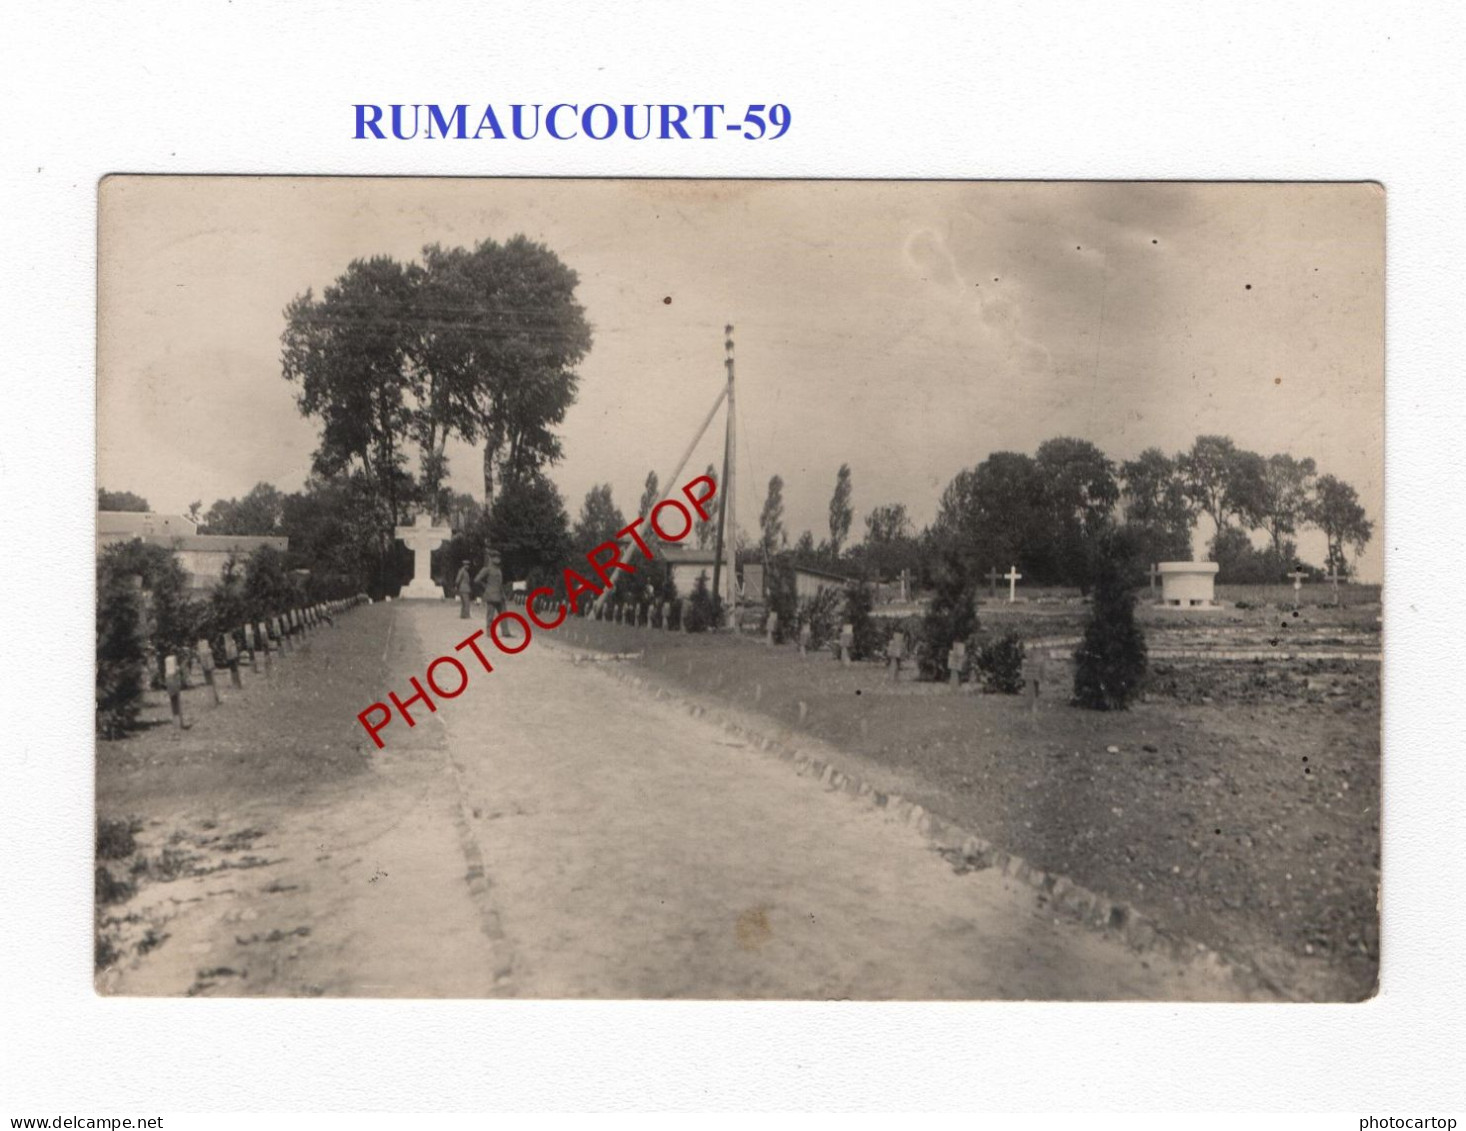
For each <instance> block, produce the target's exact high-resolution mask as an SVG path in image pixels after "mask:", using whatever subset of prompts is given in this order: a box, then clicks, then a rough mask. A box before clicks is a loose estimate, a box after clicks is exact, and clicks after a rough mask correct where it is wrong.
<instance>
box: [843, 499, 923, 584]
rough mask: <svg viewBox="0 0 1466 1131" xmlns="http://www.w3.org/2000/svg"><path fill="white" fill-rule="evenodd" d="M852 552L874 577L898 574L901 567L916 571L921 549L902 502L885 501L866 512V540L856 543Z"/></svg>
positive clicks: (918, 566)
mask: <svg viewBox="0 0 1466 1131" xmlns="http://www.w3.org/2000/svg"><path fill="white" fill-rule="evenodd" d="M854 553H855V554H856V556H857V557H858V558H859V559H860V563H861V565H862V566H864V567H865V569H866V570H867V571H869V572H870V573H873V574H874V575H875V576H876V577H880V578H885V577H898V576H899V575H900V574H901V571H902V570H911V571H913V572H915V571H918V570H919V569H920V565H921V561H920V558H921V553H920V548H919V547H918V545H917V543H916V539H915V538H914V537H913V536H912V527H911V519H910V518H908V517H907V514H906V507H905V505H904V504H902V503H886V504H884V505H882V506H878V507H876V508H875V509H874V510H872V511H871V512H870V514H868V515H866V516H865V541H864V542H863V543H862V544H861V545H859V546H857V547H855V550H854Z"/></svg>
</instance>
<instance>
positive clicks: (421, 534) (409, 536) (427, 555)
mask: <svg viewBox="0 0 1466 1131" xmlns="http://www.w3.org/2000/svg"><path fill="white" fill-rule="evenodd" d="M394 534H395V535H396V537H397V539H398V541H400V542H402V543H403V544H405V545H406V546H407V548H408V549H409V550H411V551H412V581H411V582H410V583H409V584H407V585H404V586H403V587H402V593H401V594H400V595H399V597H398V600H410V599H412V598H414V597H416V598H421V599H423V600H441V599H442V597H443V590H442V588H441V587H440V586H437V585H434V584H433V558H432V554H433V551H434V550H436V549H437V548H438V547H439V546H441V545H442V544H443V543H444V542H446V541H448V540H449V539H450V538H452V537H453V528H452V527H451V526H435V525H433V524H432V523H431V521H430V522H429V523H428V525H426V526H424V525H423V520H422V515H421V514H418V515H417V516H415V517H414V518H413V520H412V525H411V526H399V527H397V529H396V530H395V531H394Z"/></svg>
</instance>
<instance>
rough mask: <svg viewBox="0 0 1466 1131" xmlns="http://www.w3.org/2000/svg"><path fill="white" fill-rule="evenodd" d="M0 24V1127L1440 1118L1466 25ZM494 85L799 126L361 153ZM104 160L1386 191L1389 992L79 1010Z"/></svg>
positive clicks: (926, 9) (1208, 8)
mask: <svg viewBox="0 0 1466 1131" xmlns="http://www.w3.org/2000/svg"><path fill="white" fill-rule="evenodd" d="M0 36H3V40H4V42H3V46H0V88H3V93H4V99H3V103H0V114H3V119H0V121H3V131H4V133H3V136H4V139H5V140H4V144H3V146H0V168H3V195H4V199H3V209H0V224H3V233H4V242H3V245H0V269H3V271H4V280H5V287H4V294H5V299H4V302H3V303H0V329H3V334H0V343H3V346H4V349H3V353H0V359H3V360H0V367H3V368H0V373H3V374H4V380H5V392H6V395H7V400H6V402H5V404H4V407H3V408H0V484H3V500H0V501H3V512H0V513H3V527H0V529H3V530H4V542H5V545H6V552H5V554H4V555H3V557H0V610H3V616H0V624H3V627H4V630H5V631H4V632H3V635H0V694H3V696H4V699H3V713H0V720H3V723H4V725H5V728H6V731H7V733H6V735H5V738H4V740H3V742H0V806H3V816H0V865H3V867H0V908H3V915H4V929H3V932H0V977H3V979H4V1008H5V1011H6V1012H7V1013H8V1014H9V1015H10V1016H9V1021H8V1024H7V1025H6V1028H5V1031H4V1032H3V1035H0V1042H3V1059H0V1117H8V1116H19V1115H54V1114H58V1113H68V1112H70V1113H83V1112H84V1113H89V1114H104V1113H112V1114H143V1113H147V1112H161V1111H165V1110H173V1111H189V1110H194V1111H205V1110H221V1111H222V1110H249V1109H261V1110H307V1109H311V1108H321V1109H338V1110H366V1109H417V1110H452V1109H458V1110H463V1109H483V1108H505V1107H508V1108H521V1109H522V1108H537V1107H546V1106H549V1107H572V1108H573V1107H582V1106H593V1107H611V1108H622V1107H655V1108H667V1107H671V1108H680V1107H693V1106H707V1107H743V1108H765V1107H785V1108H791V1107H792V1108H802V1107H812V1108H827V1109H828V1108H837V1109H846V1108H888V1107H904V1108H936V1107H967V1108H976V1109H980V1110H981V1109H986V1110H1010V1111H1011V1110H1028V1109H1048V1110H1053V1109H1098V1108H1118V1109H1126V1108H1141V1109H1166V1108H1186V1109H1190V1108H1199V1109H1249V1108H1259V1109H1271V1110H1287V1109H1298V1110H1313V1111H1319V1110H1340V1111H1355V1112H1359V1113H1361V1114H1368V1113H1372V1114H1395V1115H1407V1114H1414V1115H1428V1114H1444V1113H1445V1112H1447V1111H1449V1110H1451V1109H1454V1110H1455V1111H1456V1112H1457V1113H1458V1114H1459V1112H1460V1111H1461V1109H1462V1107H1463V1106H1466V1073H1462V1072H1461V1071H1460V1069H1461V1055H1460V1053H1461V1049H1462V1048H1463V1046H1466V1039H1463V1037H1466V1033H1463V1017H1466V1008H1463V1007H1466V1002H1463V1000H1462V998H1463V994H1462V985H1463V979H1462V975H1461V960H1460V957H1459V952H1460V950H1461V946H1462V940H1463V938H1466V930H1463V928H1466V921H1463V914H1462V910H1461V909H1462V905H1463V894H1466V881H1463V878H1462V875H1461V869H1462V863H1463V859H1462V858H1463V849H1462V839H1463V837H1462V832H1461V822H1460V819H1459V816H1458V812H1459V807H1460V804H1461V801H1462V796H1463V791H1462V784H1463V764H1466V750H1463V745H1466V744H1463V742H1462V738H1461V734H1462V732H1463V725H1462V724H1463V722H1466V719H1463V710H1462V703H1463V699H1466V696H1463V695H1462V693H1461V687H1462V680H1461V676H1462V674H1463V673H1462V664H1461V655H1462V647H1461V643H1460V633H1461V629H1462V628H1463V624H1462V619H1461V614H1460V605H1461V601H1460V596H1459V594H1460V592H1461V590H1462V587H1463V583H1462V570H1463V564H1466V555H1463V554H1462V537H1461V531H1462V520H1463V514H1462V505H1461V498H1460V492H1461V490H1462V485H1463V482H1466V477H1463V474H1462V471H1463V467H1462V458H1461V455H1460V449H1459V446H1458V442H1459V438H1460V433H1461V430H1462V425H1463V423H1466V421H1463V411H1462V406H1463V398H1462V395H1461V392H1460V389H1459V377H1460V369H1461V363H1460V359H1461V357H1462V356H1463V350H1462V345H1463V342H1462V326H1463V322H1466V319H1463V309H1462V282H1463V280H1462V262H1463V258H1466V240H1463V231H1466V225H1463V222H1462V207H1461V199H1460V195H1459V174H1460V173H1461V171H1462V160H1461V158H1462V138H1463V122H1462V120H1461V117H1462V116H1461V112H1460V107H1461V106H1462V104H1463V100H1462V89H1461V88H1462V82H1461V80H1460V78H1459V75H1458V73H1457V72H1458V70H1459V68H1460V67H1461V66H1462V63H1461V60H1462V58H1463V55H1466V51H1463V48H1466V42H1463V39H1466V36H1463V29H1462V16H1461V14H1460V10H1459V7H1458V6H1457V5H1455V4H1453V3H1449V2H1442V3H1437V4H1398V3H1396V4H1386V3H1378V2H1377V3H1370V4H1360V3H1339V2H1331V3H1315V2H1308V3H1294V4H1285V3H1279V2H1278V0H1270V2H1266V3H1253V2H1242V3H1223V2H1220V0H1213V2H1211V3H1206V4H1199V3H1182V2H1177V0H1169V2H1166V0H1160V2H1155V3H1136V2H1113V0H1112V2H1110V3H1105V4H1092V3H1091V4H1087V3H1058V4H1052V5H1039V4H1034V3H987V4H982V3H971V4H960V3H942V4H927V5H920V6H915V7H912V6H909V5H897V4H893V3H887V4H883V5H880V6H876V5H866V4H858V5H857V4H850V5H842V6H835V5H796V4H792V3H787V2H786V3H763V2H751V0H743V2H741V3H738V4H728V5H723V6H720V7H717V8H710V7H704V6H699V5H690V4H622V5H616V6H611V5H600V6H596V7H594V8H593V7H592V6H590V5H569V4H541V5H534V6H530V5H510V4H495V5H491V4H488V3H484V2H478V3H437V4H431V5H429V4H407V3H402V4H396V5H388V4H383V3H332V2H311V3H300V2H297V3H284V2H278V0H271V2H268V3H264V2H257V3H246V2H244V0H236V2H230V0H207V2H204V0H191V2H190V3H186V4H179V3H157V2H151V3H149V2H142V3H132V4H128V5H121V4H111V3H109V4H81V3H77V2H75V0H68V2H66V3H48V4H41V3H37V2H34V0H32V2H28V3H24V4H22V5H20V6H19V8H18V9H17V8H15V7H12V8H11V9H10V10H9V13H8V16H7V18H6V21H5V26H4V30H3V32H0ZM487 101H493V102H495V103H510V102H543V103H553V102H557V101H565V102H581V103H587V102H592V101H608V102H660V101H670V102H684V103H691V102H699V101H713V102H722V103H726V104H728V105H729V106H732V105H741V104H744V103H747V102H784V103H786V104H788V105H789V106H791V107H792V108H793V112H794V125H793V128H792V129H791V130H790V131H789V133H788V135H787V136H786V137H784V138H783V139H781V140H780V141H778V142H770V143H764V142H760V143H755V142H744V141H742V140H739V139H737V138H733V137H728V138H726V139H720V140H718V141H682V142H625V141H607V142H590V141H586V140H577V141H574V142H564V143H551V142H548V141H544V140H540V141H536V142H531V143H518V142H502V143H492V142H480V143H471V142H453V143H448V144H445V143H442V142H435V143H428V142H423V141H414V142H375V143H365V142H358V141H354V140H352V138H351V132H352V111H351V105H352V103H354V102H375V103H383V104H385V103H389V102H406V103H411V102H440V103H447V104H452V103H456V102H468V103H482V102H487ZM124 171H125V172H190V173H200V172H221V173H223V172H263V173H306V172H311V173H350V174H360V173H441V174H450V173H451V174H510V173H512V174H577V175H586V176H600V175H627V174H634V175H662V174H675V175H699V176H721V175H727V176H749V175H761V176H795V175H797V176H806V175H819V176H863V177H955V178H992V177H1007V178H1020V177H1061V178H1133V177H1145V178H1269V179H1377V180H1379V181H1381V182H1383V183H1384V185H1385V186H1386V188H1387V191H1388V215H1389V284H1388V309H1389V314H1388V318H1389V321H1388V340H1389V355H1388V374H1387V381H1388V434H1387V446H1388V453H1389V463H1388V493H1387V516H1386V521H1385V531H1386V534H1387V537H1388V556H1387V586H1388V595H1387V601H1388V613H1387V616H1386V622H1387V623H1386V632H1387V653H1388V663H1387V667H1386V687H1387V704H1386V747H1385V749H1386V774H1385V806H1386V828H1385V831H1386V853H1385V863H1384V875H1385V903H1386V916H1387V917H1386V925H1385V935H1384V974H1383V983H1382V989H1381V993H1380V995H1379V997H1378V998H1377V999H1375V1000H1374V1001H1372V1002H1369V1003H1367V1004H1363V1005H1356V1006H1279V1007H1271V1006H1247V1007H1231V1006H1228V1007H1220V1006H1218V1007H1196V1006H1184V1007H1183V1006H1171V1005H1144V1006H1106V1007H1093V1006H1067V1005H981V1004H979V1005H881V1006H871V1005H849V1004H839V1003H831V1004H817V1005H778V1004H744V1005H700V1004H677V1005H659V1004H653V1003H601V1004H578V1003H577V1004H570V1003H501V1002H463V1003H456V1002H446V1003H443V1002H429V1003H408V1004H391V1005H389V1004H384V1003H379V1002H375V1001H319V1000H318V1001H282V1002H257V1001H202V1000H185V1001H156V1002H154V1001H143V1002H138V1001H125V1000H101V999H98V998H97V997H95V996H94V995H93V993H92V989H91V942H90V938H91V924H90V905H91V867H90V852H91V837H92V825H91V804H92V801H91V758H92V745H93V739H92V707H91V694H92V692H91V684H90V679H91V655H92V651H91V649H92V608H91V598H90V594H91V584H92V581H91V578H92V512H93V506H94V495H93V491H94V484H93V471H94V441H93V429H94V424H95V421H94V413H93V396H94V373H93V346H94V297H95V295H94V268H95V250H96V245H95V231H94V221H95V202H96V186H97V181H98V179H99V178H100V177H101V176H103V175H104V174H106V173H109V172H124ZM750 238H756V236H752V235H751V237H750ZM220 317H228V313H227V312H225V311H221V312H220ZM1340 1125H1341V1126H1353V1125H1354V1124H1353V1123H1350V1122H1348V1121H1342V1120H1341V1122H1340Z"/></svg>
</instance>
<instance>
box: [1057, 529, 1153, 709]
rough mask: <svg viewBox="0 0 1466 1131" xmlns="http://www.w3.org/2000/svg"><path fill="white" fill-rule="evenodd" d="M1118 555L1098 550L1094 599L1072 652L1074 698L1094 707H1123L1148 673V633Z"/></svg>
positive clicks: (1077, 701)
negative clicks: (1139, 621)
mask: <svg viewBox="0 0 1466 1131" xmlns="http://www.w3.org/2000/svg"><path fill="white" fill-rule="evenodd" d="M1118 558H1119V555H1117V554H1114V553H1110V552H1108V551H1106V550H1104V549H1102V550H1101V552H1099V553H1097V554H1096V556H1095V569H1094V575H1093V585H1094V599H1093V603H1092V605H1091V606H1090V613H1089V620H1088V622H1087V623H1086V625H1085V627H1084V638H1083V640H1082V641H1081V642H1080V644H1079V647H1078V649H1077V650H1076V651H1075V653H1074V701H1075V703H1076V704H1077V705H1078V706H1080V707H1086V708H1088V709H1090V710H1093V711H1123V710H1124V709H1125V708H1126V707H1128V706H1129V705H1130V703H1131V702H1132V701H1133V700H1134V699H1135V697H1136V696H1137V695H1138V694H1140V685H1141V682H1142V681H1143V680H1144V678H1145V669H1146V646H1145V634H1144V633H1143V632H1142V631H1141V629H1140V626H1139V625H1138V624H1137V623H1136V622H1135V594H1134V593H1133V592H1132V591H1131V589H1130V586H1129V585H1128V584H1127V582H1126V580H1125V577H1124V573H1123V566H1122V563H1121V562H1120V561H1119V560H1118Z"/></svg>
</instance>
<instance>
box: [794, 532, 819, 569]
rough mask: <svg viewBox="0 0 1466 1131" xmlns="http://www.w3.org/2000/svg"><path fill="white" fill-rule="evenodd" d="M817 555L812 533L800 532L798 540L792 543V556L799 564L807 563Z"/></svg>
mask: <svg viewBox="0 0 1466 1131" xmlns="http://www.w3.org/2000/svg"><path fill="white" fill-rule="evenodd" d="M817 553H818V551H817V550H816V549H815V544H814V534H813V532H812V531H809V530H805V531H801V532H800V535H799V538H798V540H797V541H795V543H794V556H795V557H796V558H797V559H798V560H799V561H801V562H807V561H810V560H812V559H813V558H814V557H815V555H816V554H817Z"/></svg>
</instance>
